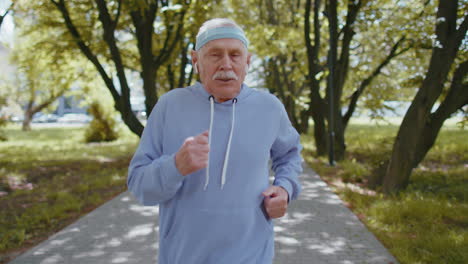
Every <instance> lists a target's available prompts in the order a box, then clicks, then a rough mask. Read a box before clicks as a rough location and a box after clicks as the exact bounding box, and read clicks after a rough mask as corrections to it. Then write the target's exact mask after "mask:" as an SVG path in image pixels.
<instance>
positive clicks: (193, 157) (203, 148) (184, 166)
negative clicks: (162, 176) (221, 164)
mask: <svg viewBox="0 0 468 264" xmlns="http://www.w3.org/2000/svg"><path fill="white" fill-rule="evenodd" d="M209 152H210V146H209V145H208V131H205V132H203V133H201V134H200V135H198V136H196V137H188V138H187V139H185V141H184V144H182V147H180V149H179V151H178V152H177V153H176V155H175V163H176V167H177V169H178V170H179V172H180V174H182V175H184V176H186V175H187V174H190V173H192V172H196V171H197V170H200V169H203V168H206V166H208V153H209Z"/></svg>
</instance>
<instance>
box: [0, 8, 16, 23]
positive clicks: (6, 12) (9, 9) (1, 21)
mask: <svg viewBox="0 0 468 264" xmlns="http://www.w3.org/2000/svg"><path fill="white" fill-rule="evenodd" d="M13 4H14V3H11V4H10V6H9V7H8V8H7V10H6V11H5V13H4V14H3V15H1V16H0V27H1V26H2V23H3V19H4V18H5V17H6V16H7V15H8V13H9V12H10V11H11V10H13Z"/></svg>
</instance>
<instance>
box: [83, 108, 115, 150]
mask: <svg viewBox="0 0 468 264" xmlns="http://www.w3.org/2000/svg"><path fill="white" fill-rule="evenodd" d="M88 111H89V112H90V113H91V115H92V116H93V120H92V121H91V123H90V124H89V126H88V128H87V129H86V133H85V141H86V142H102V141H113V140H116V139H117V138H118V133H117V130H116V126H117V123H116V122H115V120H114V118H113V117H112V116H111V114H109V111H108V112H106V111H105V109H104V108H103V107H102V106H101V105H100V104H99V103H97V102H94V103H92V104H91V105H90V106H89V109H88Z"/></svg>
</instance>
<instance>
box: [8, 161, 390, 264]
mask: <svg viewBox="0 0 468 264" xmlns="http://www.w3.org/2000/svg"><path fill="white" fill-rule="evenodd" d="M301 181H302V183H303V193H302V194H301V195H300V198H299V200H297V201H295V202H293V203H292V204H291V206H290V207H289V209H288V214H287V215H286V216H285V217H283V218H281V219H278V220H275V241H276V258H275V262H274V263H275V264H302V263H306V264H310V263H313V264H352V263H356V264H357V263H359V264H361V263H375V264H389V263H395V264H396V263H397V261H396V260H395V258H394V257H393V256H391V255H390V254H389V252H388V251H387V250H386V249H385V248H384V247H383V246H382V245H381V243H380V242H379V241H378V240H377V239H376V238H375V237H374V235H373V234H371V233H370V232H369V231H368V230H367V229H366V228H365V226H364V225H363V224H362V223H361V222H360V221H359V220H358V218H357V217H356V216H355V215H354V214H353V213H352V212H351V211H350V210H349V209H348V208H346V207H345V206H344V205H343V203H342V201H341V200H340V199H339V198H338V196H336V195H335V194H334V193H332V192H331V191H330V189H329V188H328V187H327V185H326V184H325V183H324V182H323V181H322V180H321V179H320V178H319V177H318V176H317V175H316V174H315V172H314V171H312V170H311V169H308V168H305V171H304V174H303V175H301ZM157 217H158V210H157V207H143V206H140V205H138V204H137V203H136V201H135V200H134V199H133V198H132V196H131V195H130V194H129V193H128V192H125V193H123V194H121V195H119V196H118V197H116V198H115V199H113V200H111V201H109V202H108V203H106V204H104V205H103V206H101V207H99V208H98V209H96V210H94V211H93V212H91V213H89V214H88V215H86V216H84V217H82V218H81V219H79V220H78V221H77V222H75V223H74V224H72V225H70V226H69V227H67V228H65V229H64V230H62V231H61V232H59V233H57V234H55V235H54V236H52V237H50V238H49V239H48V240H46V241H44V242H43V243H41V244H39V245H38V246H37V247H35V248H33V249H31V250H29V251H27V252H26V253H24V254H23V255H21V256H19V257H17V258H16V259H15V260H13V261H11V262H10V264H26V263H27V264H36V263H38V264H39V263H40V264H55V263H66V264H75V263H76V264H78V263H80V264H81V263H90V264H100V263H103V264H104V263H106V264H107V263H135V264H136V263H138V264H146V263H148V264H149V263H152V264H154V263H157V257H156V255H157V250H158V242H157V235H158V234H157V233H158V227H157Z"/></svg>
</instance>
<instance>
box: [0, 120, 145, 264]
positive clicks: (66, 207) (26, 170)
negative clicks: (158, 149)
mask: <svg viewBox="0 0 468 264" xmlns="http://www.w3.org/2000/svg"><path fill="white" fill-rule="evenodd" d="M5 132H6V134H7V136H8V137H9V139H10V140H9V141H6V142H0V164H2V169H1V170H0V180H1V182H2V186H4V187H5V184H6V185H8V179H13V178H15V179H18V185H17V186H16V187H15V188H2V190H0V191H4V192H6V193H7V194H6V195H3V196H0V256H1V255H2V254H3V253H5V252H11V251H12V250H15V249H19V248H22V247H25V246H31V245H34V244H35V243H37V242H38V241H40V238H41V237H45V236H48V235H50V234H51V233H55V232H56V231H58V230H60V229H61V228H63V227H65V226H66V225H68V224H69V223H71V222H72V221H74V220H76V218H78V217H79V216H80V215H82V214H84V213H86V212H88V211H90V210H92V209H93V208H95V207H96V206H99V205H100V204H102V203H103V202H105V201H107V200H108V199H110V198H111V197H113V196H115V195H116V194H118V193H120V192H122V191H123V190H125V188H126V184H125V179H126V175H127V167H128V162H129V160H130V157H131V155H132V154H133V152H134V150H135V148H136V144H137V141H138V138H137V137H136V136H134V135H133V134H132V133H131V132H130V131H128V130H125V129H123V127H122V128H121V134H122V136H121V137H119V139H118V140H115V141H112V142H106V143H100V144H86V143H84V142H83V141H82V138H83V135H84V133H85V131H84V128H40V129H36V130H35V131H31V132H22V131H20V130H19V127H18V126H12V125H10V126H7V127H6V129H5ZM27 184H31V186H32V188H31V189H28V188H24V186H27ZM7 187H9V186H7ZM0 259H1V257H0Z"/></svg>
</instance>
